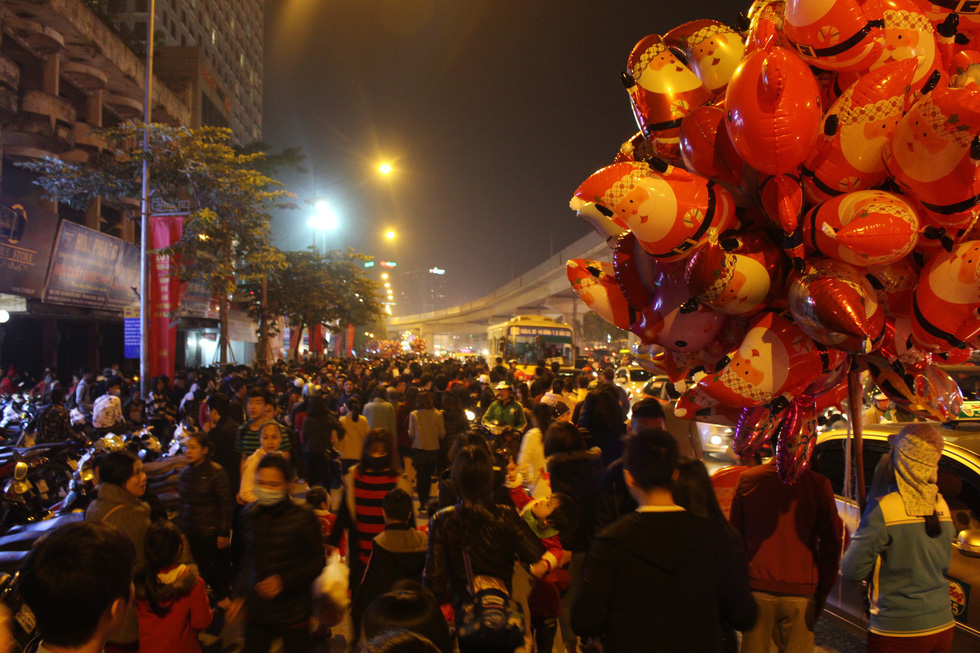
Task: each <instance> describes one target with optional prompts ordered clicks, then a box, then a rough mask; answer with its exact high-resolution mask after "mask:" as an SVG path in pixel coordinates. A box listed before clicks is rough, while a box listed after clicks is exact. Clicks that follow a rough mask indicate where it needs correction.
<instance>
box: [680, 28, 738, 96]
mask: <svg viewBox="0 0 980 653" xmlns="http://www.w3.org/2000/svg"><path fill="white" fill-rule="evenodd" d="M664 43H665V44H667V45H668V46H671V47H677V48H680V49H681V50H682V51H683V52H684V54H685V55H686V56H687V60H688V62H689V63H690V64H691V69H692V70H693V71H694V74H696V75H697V76H698V78H699V79H700V80H701V81H702V82H704V85H705V86H707V87H708V90H710V91H711V92H712V93H714V94H716V95H717V94H719V93H723V92H724V91H725V86H727V85H728V80H730V79H731V78H732V73H733V72H735V67H736V66H737V65H738V62H739V61H741V60H742V55H744V54H745V44H744V43H743V42H742V37H741V36H739V35H738V33H737V32H736V31H735V30H733V29H732V28H730V27H728V26H727V25H723V24H721V23H719V22H717V21H713V20H706V19H702V20H695V21H692V22H690V23H685V24H683V25H680V26H678V27H675V28H674V29H672V30H670V31H669V32H667V33H666V34H664Z"/></svg>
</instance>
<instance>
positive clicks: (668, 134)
mask: <svg viewBox="0 0 980 653" xmlns="http://www.w3.org/2000/svg"><path fill="white" fill-rule="evenodd" d="M626 71H627V76H626V77H625V78H624V83H625V84H626V90H627V91H628V92H629V95H630V101H631V102H632V105H633V113H634V115H635V116H636V124H637V125H639V127H640V131H642V132H643V133H644V134H645V135H646V137H647V138H649V139H651V140H654V139H656V140H659V141H663V142H665V143H666V144H668V145H671V146H672V147H673V149H674V153H675V155H676V154H678V153H677V152H676V150H677V135H678V130H679V129H680V126H681V119H682V118H684V116H686V115H687V114H688V113H690V112H691V110H692V109H694V108H695V107H699V106H701V105H702V104H707V103H708V102H710V101H711V98H712V97H713V96H712V94H711V91H710V90H708V88H707V87H706V86H705V85H704V84H703V83H701V80H700V79H698V77H697V75H695V74H694V73H693V72H691V70H690V69H689V68H688V67H687V66H685V65H684V64H683V63H681V61H680V60H679V59H678V58H677V57H675V56H674V55H673V53H672V52H671V51H670V50H669V49H667V46H666V45H665V44H664V42H663V39H662V38H661V37H660V36H659V35H657V34H651V35H650V36H646V37H644V38H643V39H641V40H640V42H639V43H637V44H636V46H634V48H633V51H632V52H631V53H630V56H629V60H628V61H627V64H626Z"/></svg>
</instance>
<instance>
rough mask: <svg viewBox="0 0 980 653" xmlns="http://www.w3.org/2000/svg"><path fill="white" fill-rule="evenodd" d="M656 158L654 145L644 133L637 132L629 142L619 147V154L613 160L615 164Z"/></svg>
mask: <svg viewBox="0 0 980 653" xmlns="http://www.w3.org/2000/svg"><path fill="white" fill-rule="evenodd" d="M654 156H656V152H654V150H653V145H652V144H651V143H650V141H649V140H648V139H647V137H646V136H644V135H643V133H642V132H637V133H635V134H633V136H632V137H631V138H630V139H629V140H628V141H626V142H624V143H623V144H622V145H620V146H619V152H617V153H616V158H615V159H613V162H614V163H622V162H623V161H647V160H649V159H651V158H653V157H654Z"/></svg>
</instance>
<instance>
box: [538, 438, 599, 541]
mask: <svg viewBox="0 0 980 653" xmlns="http://www.w3.org/2000/svg"><path fill="white" fill-rule="evenodd" d="M547 466H548V474H549V475H550V477H551V491H552V492H553V493H555V494H557V493H559V492H560V493H562V494H566V495H568V496H570V497H571V498H572V501H574V502H575V506H576V507H577V508H578V524H577V525H576V526H575V529H574V530H572V531H571V532H569V533H562V534H561V535H560V536H559V539H560V540H561V544H562V546H563V547H564V548H565V549H567V550H568V551H571V552H572V553H585V552H586V551H588V550H589V545H590V544H591V543H592V533H593V531H594V530H595V523H596V514H597V512H598V508H599V499H600V497H601V496H602V478H603V475H604V474H605V468H604V467H603V465H602V452H601V451H600V450H599V448H598V447H592V448H591V449H586V450H582V451H571V452H567V453H564V452H563V453H556V454H554V455H551V456H549V457H548V460H547Z"/></svg>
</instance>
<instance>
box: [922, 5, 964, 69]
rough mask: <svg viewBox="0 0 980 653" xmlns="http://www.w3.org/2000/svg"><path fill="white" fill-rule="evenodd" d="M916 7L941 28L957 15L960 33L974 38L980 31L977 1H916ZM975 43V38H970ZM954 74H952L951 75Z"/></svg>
mask: <svg viewBox="0 0 980 653" xmlns="http://www.w3.org/2000/svg"><path fill="white" fill-rule="evenodd" d="M914 3H915V5H916V6H917V7H918V8H919V10H920V11H921V12H922V13H923V14H924V15H925V16H926V17H927V18H928V19H929V21H930V22H931V23H932V24H933V25H935V26H936V27H939V26H940V25H942V24H943V23H945V22H946V21H947V20H948V19H949V17H950V15H952V14H954V13H955V16H956V18H957V25H958V31H959V32H960V33H961V34H963V35H965V36H967V37H973V36H975V33H976V32H977V31H978V30H980V3H978V2H976V0H964V1H963V2H959V0H957V1H956V2H950V1H949V0H943V1H942V2H933V1H932V0H914ZM970 40H971V41H973V38H970ZM951 74H952V73H951Z"/></svg>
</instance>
